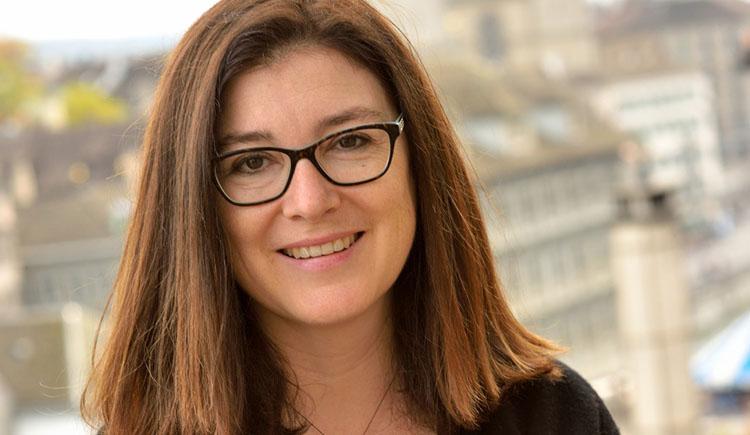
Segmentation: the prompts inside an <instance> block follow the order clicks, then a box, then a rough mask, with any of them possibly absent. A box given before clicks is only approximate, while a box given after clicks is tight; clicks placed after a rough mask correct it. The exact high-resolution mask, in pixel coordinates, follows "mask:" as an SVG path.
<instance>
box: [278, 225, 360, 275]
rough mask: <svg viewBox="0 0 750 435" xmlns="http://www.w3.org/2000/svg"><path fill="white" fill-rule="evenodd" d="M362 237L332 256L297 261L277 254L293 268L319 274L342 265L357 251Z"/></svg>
mask: <svg viewBox="0 0 750 435" xmlns="http://www.w3.org/2000/svg"><path fill="white" fill-rule="evenodd" d="M363 237H364V233H363V234H361V235H360V236H359V237H357V239H356V240H355V241H354V243H352V244H351V245H349V247H348V248H346V249H344V250H343V251H339V252H334V253H333V254H328V255H323V256H321V257H315V258H299V259H297V258H294V257H289V256H287V255H285V254H283V253H281V252H279V253H278V254H279V255H280V256H281V257H282V258H283V259H284V260H285V261H287V262H289V263H291V264H292V265H293V266H295V267H298V268H300V269H303V270H306V271H310V272H320V271H324V270H328V269H332V268H334V267H337V266H340V265H342V264H344V263H345V262H346V261H347V260H348V259H349V258H350V257H351V256H352V255H353V254H354V251H355V250H356V249H357V247H358V245H359V243H360V241H361V240H362V238H363Z"/></svg>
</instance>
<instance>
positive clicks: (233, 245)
mask: <svg viewBox="0 0 750 435" xmlns="http://www.w3.org/2000/svg"><path fill="white" fill-rule="evenodd" d="M223 98H224V105H223V112H222V114H221V119H220V128H219V137H220V139H221V138H224V137H227V136H232V137H237V136H239V135H244V134H245V133H248V132H260V133H261V134H259V135H257V134H256V135H252V136H254V137H255V139H254V140H253V141H252V142H247V143H233V144H229V145H226V146H225V147H224V148H223V150H222V151H224V150H233V149H240V148H246V147H260V146H275V147H280V148H288V149H299V148H302V147H303V146H304V145H306V144H310V143H312V142H314V141H316V140H317V139H319V138H321V137H323V136H325V135H327V134H330V133H333V132H336V131H339V130H342V129H345V128H350V127H355V126H358V125H362V124H367V123H377V122H383V121H393V120H395V119H396V117H397V116H398V113H397V111H396V108H395V107H394V106H393V104H392V103H391V101H390V99H389V98H388V96H387V95H386V92H385V89H384V88H383V86H382V85H381V83H380V81H379V80H378V79H377V78H376V76H375V75H374V74H372V73H371V72H370V71H369V70H367V69H366V68H363V67H362V66H360V65H359V64H357V63H355V62H354V61H352V60H351V59H349V58H347V57H346V56H344V55H342V54H340V53H339V52H338V51H335V50H332V49H328V48H324V47H319V46H312V47H311V46H305V47H299V48H297V49H294V50H292V51H290V52H288V53H286V54H284V56H283V57H281V58H280V59H279V60H277V61H275V62H274V63H272V64H270V65H269V66H264V67H261V68H257V69H252V70H250V71H248V72H246V73H244V74H242V75H240V76H238V77H235V78H234V79H233V80H232V81H231V82H230V83H229V85H228V87H227V89H226V90H225V93H224V95H223ZM407 122H408V120H407ZM406 128H408V126H407V127H406ZM246 137H247V136H246ZM407 150H408V147H407V143H406V138H405V137H404V136H403V135H402V136H400V137H399V139H398V140H397V142H396V145H395V149H394V154H393V162H392V164H391V166H390V168H389V169H388V172H386V173H385V175H383V176H382V177H381V178H379V179H376V180H375V181H372V182H369V183H365V184H361V185H356V186H336V185H333V184H331V183H330V182H328V181H326V180H325V179H324V178H323V176H322V175H321V174H320V173H319V172H318V171H317V169H316V168H315V167H314V166H313V164H312V163H311V162H310V161H309V160H307V159H303V160H301V161H299V162H298V163H297V167H296V169H295V171H294V176H293V178H292V180H291V184H290V185H289V188H288V190H287V191H286V193H285V194H284V195H283V196H282V197H281V198H279V199H276V200H274V201H271V202H269V203H266V204H261V205H255V206H249V207H238V206H235V205H232V204H230V203H229V202H227V201H225V200H224V199H223V198H220V200H219V204H220V206H219V213H220V218H221V221H222V224H223V225H224V228H225V230H226V233H227V235H228V239H229V244H230V249H231V251H230V252H231V255H230V256H231V258H230V261H231V263H232V266H233V269H234V273H235V278H236V280H237V281H238V282H239V284H240V285H241V286H242V288H243V289H244V290H245V291H246V292H247V293H248V294H249V295H250V296H251V297H252V298H253V300H254V301H255V306H256V308H257V309H258V311H259V312H260V315H261V318H265V319H266V320H285V321H290V322H294V323H299V324H309V325H313V324H315V325H331V324H335V323H337V322H344V321H347V320H350V319H353V318H355V317H356V316H358V315H362V314H364V313H366V312H368V311H370V310H374V309H376V308H377V307H383V306H384V305H383V304H384V303H385V300H386V295H387V293H388V291H389V289H390V288H391V286H392V285H393V283H394V282H395V280H396V278H397V276H398V275H399V273H400V272H401V269H402V268H403V266H404V263H405V262H406V257H407V255H408V253H409V250H410V248H411V245H412V241H413V239H414V232H415V226H416V211H415V197H414V189H413V187H412V186H413V184H412V181H411V178H410V174H409V164H408V155H407ZM352 237H354V238H355V239H356V240H355V241H354V243H352V244H351V245H350V246H349V247H348V248H346V249H344V250H342V251H338V252H334V253H332V254H329V255H322V256H319V257H315V258H307V259H302V258H300V259H297V258H294V257H292V256H290V255H289V254H290V253H292V254H293V252H291V251H290V250H291V249H292V248H298V249H299V250H298V251H297V254H300V253H301V252H302V250H301V248H302V247H305V248H308V249H307V251H308V252H309V253H313V254H320V252H317V250H318V248H321V249H322V251H321V252H326V251H329V250H330V246H328V247H325V245H326V244H328V243H332V244H333V246H334V248H337V249H340V248H341V247H342V246H346V245H347V243H349V242H350V241H351V240H352ZM337 241H338V242H337ZM269 316H270V317H269Z"/></svg>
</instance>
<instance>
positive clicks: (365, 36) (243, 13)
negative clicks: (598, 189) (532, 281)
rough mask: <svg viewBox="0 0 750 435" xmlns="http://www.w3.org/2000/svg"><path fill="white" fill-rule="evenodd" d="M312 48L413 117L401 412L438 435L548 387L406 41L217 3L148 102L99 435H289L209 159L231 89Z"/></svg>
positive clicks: (397, 309) (400, 345) (542, 343)
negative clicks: (331, 55)
mask: <svg viewBox="0 0 750 435" xmlns="http://www.w3.org/2000/svg"><path fill="white" fill-rule="evenodd" d="M308 44H314V45H315V44H317V45H319V46H324V47H327V48H332V49H335V50H338V51H339V52H341V53H343V54H344V55H346V56H348V57H350V58H351V59H353V60H355V61H357V62H359V63H360V64H361V65H363V66H365V67H366V68H368V69H369V70H370V71H371V72H372V73H374V74H375V75H376V76H377V77H378V78H379V79H380V80H381V81H382V83H383V84H384V85H385V89H386V91H387V92H389V93H390V96H391V97H392V98H393V100H394V102H396V104H397V105H398V106H399V107H400V109H401V110H402V111H403V113H404V114H405V118H406V119H407V120H408V126H407V128H406V130H405V134H406V136H407V138H408V143H409V147H410V148H409V156H410V171H411V176H412V179H413V180H414V184H415V189H416V197H417V230H416V235H415V238H414V243H413V246H412V248H411V251H410V254H409V257H408V259H407V261H406V264H405V266H404V269H403V270H402V272H401V274H400V275H399V277H398V279H397V281H396V283H395V284H394V286H393V288H392V289H391V291H393V292H394V301H397V302H396V303H394V304H393V308H392V309H393V313H392V318H393V322H394V328H393V329H394V331H395V332H394V334H395V336H394V347H395V348H394V355H395V364H396V365H397V370H399V372H400V373H402V376H403V379H400V384H401V385H402V388H403V391H402V392H403V393H404V394H405V397H407V400H408V407H409V408H408V412H409V414H410V415H411V416H412V417H413V418H414V419H415V421H418V422H420V423H422V424H424V425H427V426H428V427H431V428H433V429H434V430H436V431H438V432H439V433H452V432H455V431H456V430H457V429H458V428H461V427H463V428H474V427H477V425H478V424H480V423H481V422H482V421H483V419H485V418H486V417H487V415H488V413H489V412H491V411H492V410H493V409H494V408H495V407H496V406H498V404H499V403H500V399H501V396H502V394H503V393H504V392H505V391H507V389H508V388H509V387H510V386H512V385H514V384H516V383H518V382H521V381H525V380H528V379H532V378H536V377H540V376H547V377H550V378H555V377H558V376H559V368H558V367H557V366H556V365H555V360H554V356H555V355H556V354H557V353H558V351H559V349H558V348H557V347H556V346H555V345H553V344H552V343H550V342H548V341H547V340H545V339H543V338H541V337H538V336H536V335H534V334H533V333H531V332H529V331H528V330H527V329H525V328H524V327H523V326H522V325H521V324H520V323H519V322H518V321H517V320H516V318H515V317H514V315H513V314H512V313H511V310H510V308H509V306H508V303H507V301H506V299H505V297H504V296H503V292H502V288H501V285H500V283H499V280H498V277H497V275H496V272H495V268H494V257H493V254H492V250H491V248H490V244H489V241H488V238H487V235H486V232H485V228H484V223H483V220H482V217H481V212H480V208H479V203H478V199H477V194H476V191H475V187H474V178H473V177H470V176H469V173H468V171H467V168H466V163H465V161H464V159H463V153H462V150H461V145H460V143H459V141H458V138H457V136H456V133H455V131H454V130H453V128H452V126H451V124H450V122H449V120H448V117H447V116H446V114H445V111H444V110H443V107H442V106H441V104H440V102H439V100H438V97H437V94H436V92H435V88H434V87H433V85H432V83H431V81H430V79H429V77H428V75H427V73H426V72H425V69H424V67H423V66H422V64H421V62H420V60H419V59H418V57H417V55H416V54H415V51H414V49H413V47H412V46H411V45H410V44H409V43H408V41H407V40H406V38H405V37H403V35H401V33H400V32H399V31H398V30H397V29H396V27H395V26H394V25H393V24H392V23H391V22H390V21H388V20H387V19H386V18H384V17H383V16H382V15H381V14H380V13H379V12H377V11H376V10H375V9H374V8H373V7H372V6H370V5H369V4H367V3H366V2H365V1H362V0H319V1H318V0H267V1H264V0H224V1H221V2H220V3H218V4H217V5H215V6H214V7H213V8H211V9H210V10H209V11H208V12H206V13H205V14H204V15H203V16H202V17H201V18H200V19H199V20H198V21H197V22H196V23H195V24H194V25H193V26H192V27H191V28H190V29H189V30H188V32H187V33H186V34H185V36H184V37H183V38H182V40H181V41H180V43H179V44H178V45H177V47H176V48H175V49H174V51H173V52H172V53H171V55H170V56H169V58H168V60H167V63H166V65H165V68H164V71H163V75H162V77H161V80H160V83H159V86H158V88H157V91H156V94H155V99H154V103H153V106H152V109H151V115H150V119H149V123H148V126H147V129H146V132H145V135H144V141H143V154H142V156H143V166H142V173H141V179H140V185H139V190H138V193H137V199H136V203H135V207H134V211H133V216H132V219H131V222H130V225H129V229H128V232H127V237H126V242H125V247H124V252H123V257H122V260H121V264H120V269H119V272H118V275H117V278H116V281H115V284H114V289H113V293H112V296H111V297H110V300H109V303H108V306H109V307H111V313H110V319H109V321H108V323H109V327H108V329H109V330H110V333H109V335H108V339H107V341H106V342H105V344H104V349H103V350H102V352H101V354H100V355H95V356H94V358H93V361H92V362H93V368H92V373H91V376H90V378H89V382H88V384H87V386H86V389H85V391H84V395H83V397H82V399H81V409H82V413H83V415H84V418H85V419H86V420H87V421H88V422H89V423H90V424H91V425H93V426H99V427H101V426H103V427H106V432H107V433H108V434H112V435H116V434H128V435H132V434H178V433H183V434H184V433H191V434H214V433H215V434H226V435H229V434H240V433H259V434H263V433H295V431H296V432H299V431H300V430H301V429H300V428H296V430H295V429H285V428H284V425H283V424H282V423H283V422H288V421H289V420H288V418H289V417H290V413H291V412H292V411H291V410H290V409H291V403H292V401H293V399H294V394H296V393H295V388H293V385H292V387H290V382H291V381H290V380H288V379H287V376H285V373H287V371H286V370H285V367H284V359H283V357H282V355H280V352H279V351H278V350H277V349H276V348H275V346H274V344H273V343H272V342H270V340H269V339H268V338H267V337H266V336H265V335H264V334H263V333H262V332H261V328H260V327H259V324H258V321H257V319H256V318H255V315H254V313H253V310H251V309H248V307H249V305H250V304H249V303H248V302H249V297H248V296H247V294H246V293H245V292H243V291H241V289H239V288H238V285H237V284H236V282H235V280H234V278H233V274H232V270H231V267H230V264H229V261H228V259H227V248H228V243H227V240H226V236H225V234H224V232H223V229H222V226H221V222H220V219H219V216H218V213H217V201H221V200H223V199H221V198H220V197H219V195H218V194H217V192H216V190H215V186H214V185H213V182H212V177H211V159H212V157H213V156H214V155H215V146H216V135H215V129H216V124H217V122H216V121H217V119H218V117H219V116H220V115H221V104H222V91H223V89H224V88H225V86H226V85H227V83H228V82H229V81H230V80H231V79H232V78H233V77H235V76H237V75H238V74H240V73H242V72H244V71H247V70H248V69H249V68H254V67H260V66H263V65H267V64H268V63H269V62H272V61H273V60H274V59H275V58H278V57H279V56H283V54H284V53H285V50H288V49H292V48H295V47H301V48H304V47H305V46H306V45H308ZM95 354H96V352H95ZM293 421H297V420H296V419H295V420H293Z"/></svg>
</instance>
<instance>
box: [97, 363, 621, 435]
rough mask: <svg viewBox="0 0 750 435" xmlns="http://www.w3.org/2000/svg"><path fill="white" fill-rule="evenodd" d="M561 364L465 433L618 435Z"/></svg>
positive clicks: (594, 398)
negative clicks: (553, 375)
mask: <svg viewBox="0 0 750 435" xmlns="http://www.w3.org/2000/svg"><path fill="white" fill-rule="evenodd" d="M558 364H559V365H560V368H561V369H562V372H563V376H562V378H561V379H559V380H557V381H550V380H548V379H536V380H532V381H528V382H524V383H521V384H518V385H516V386H514V387H512V388H511V389H510V390H509V391H507V392H506V394H505V395H504V396H503V398H502V400H501V404H500V406H498V408H497V409H496V410H495V411H493V412H492V413H491V415H490V417H489V418H488V419H487V421H486V422H485V423H484V424H482V426H481V427H480V428H479V429H478V430H475V431H463V432H462V433H461V434H462V435H476V434H488V435H493V434H498V435H558V434H559V435H618V434H619V433H620V431H619V430H618V429H617V425H616V424H615V422H614V420H612V416H611V415H610V414H609V411H608V410H607V407H606V406H604V402H602V399H601V398H600V397H599V395H597V394H596V392H595V391H594V389H593V388H591V385H589V383H588V382H586V380H585V379H583V378H582V377H581V375H579V374H578V373H577V372H576V371H574V370H573V369H571V368H570V367H568V366H566V365H565V364H563V363H558ZM98 433H99V435H102V434H104V430H100V431H99V432H98Z"/></svg>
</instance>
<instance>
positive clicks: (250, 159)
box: [212, 114, 404, 206]
mask: <svg viewBox="0 0 750 435" xmlns="http://www.w3.org/2000/svg"><path fill="white" fill-rule="evenodd" d="M403 130H404V116H403V114H400V115H399V116H398V118H396V120H395V121H392V122H380V123H374V124H366V125H360V126H357V127H352V128H347V129H346V130H342V131H338V132H336V133H332V134H329V135H327V136H325V137H323V138H322V139H319V140H317V141H315V142H313V143H312V144H310V145H307V146H305V147H303V148H302V149H298V150H290V149H285V148H276V147H257V148H243V149H238V150H232V151H228V152H225V153H223V154H219V155H218V156H217V157H215V158H214V159H213V161H212V165H213V172H214V180H215V182H216V186H217V187H218V189H219V191H220V192H221V194H222V195H223V196H224V198H226V200H227V201H229V202H230V203H232V204H234V205H239V206H248V205H259V204H264V203H267V202H270V201H273V200H275V199H278V198H280V197H281V196H282V195H284V193H285V192H286V191H287V189H288V188H289V185H290V184H291V182H292V177H293V176H294V169H295V168H296V167H297V162H299V161H300V160H302V159H308V160H310V162H312V164H313V165H314V166H315V168H316V169H317V170H318V172H320V174H321V175H322V176H323V177H324V178H325V179H326V180H328V181H329V182H331V183H332V184H335V185H337V186H354V185H357V184H363V183H368V182H370V181H373V180H377V179H378V178H380V177H382V176H383V175H384V174H385V173H386V172H387V171H388V168H389V167H390V166H391V161H392V160H393V149H394V147H395V144H396V139H398V136H399V135H400V134H401V132H402V131H403Z"/></svg>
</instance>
